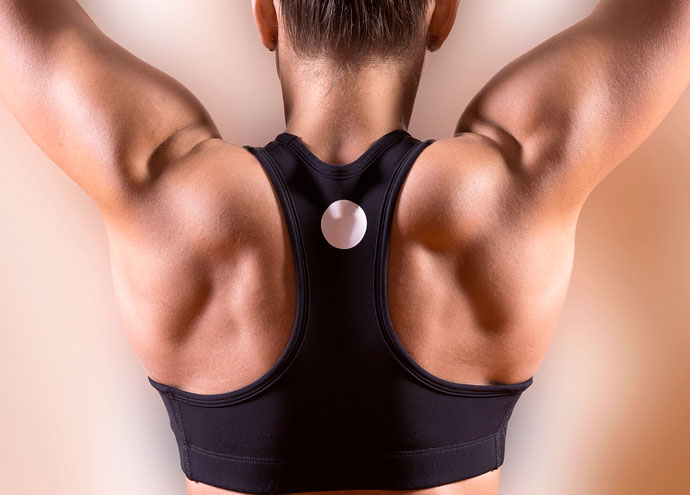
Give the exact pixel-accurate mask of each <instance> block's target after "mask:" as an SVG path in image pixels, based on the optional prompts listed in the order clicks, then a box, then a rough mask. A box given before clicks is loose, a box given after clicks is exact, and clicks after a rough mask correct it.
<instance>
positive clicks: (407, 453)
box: [189, 431, 501, 464]
mask: <svg viewBox="0 0 690 495" xmlns="http://www.w3.org/2000/svg"><path fill="white" fill-rule="evenodd" d="M500 435H501V432H500V431H499V432H496V433H491V434H490V435H486V436H484V437H480V438H475V439H472V440H467V441H465V442H459V443H452V444H447V445H438V446H434V447H425V448H422V449H413V450H399V451H395V452H383V453H376V454H370V453H366V452H365V453H362V452H347V453H340V454H329V455H323V454H314V456H313V457H304V458H278V457H257V456H243V455H234V454H225V453H223V452H217V451H214V450H210V449H206V448H203V447H200V446H198V445H194V444H191V443H190V444H189V447H190V449H191V450H194V451H196V452H200V453H202V454H206V455H212V456H215V457H219V458H222V459H233V460H237V461H242V462H250V463H256V464H294V463H300V462H313V461H315V460H317V459H322V458H324V457H327V458H330V459H337V458H347V457H357V458H365V459H388V458H396V457H415V456H422V455H432V454H437V453H439V452H448V451H453V450H460V449H464V448H469V447H474V446H476V445H481V444H485V443H494V442H496V439H497V437H499V436H500Z"/></svg>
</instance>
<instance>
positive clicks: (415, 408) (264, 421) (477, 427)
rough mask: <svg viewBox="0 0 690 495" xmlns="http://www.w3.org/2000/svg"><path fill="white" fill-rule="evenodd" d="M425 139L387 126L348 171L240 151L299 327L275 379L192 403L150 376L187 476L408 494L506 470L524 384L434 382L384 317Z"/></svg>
mask: <svg viewBox="0 0 690 495" xmlns="http://www.w3.org/2000/svg"><path fill="white" fill-rule="evenodd" d="M433 141H434V140H433V139H429V140H427V141H420V140H418V139H416V138H414V137H412V136H411V135H410V134H409V133H408V132H407V131H405V130H403V129H396V130H394V131H391V132H389V133H387V134H385V135H383V136H382V137H380V138H379V139H378V140H376V141H375V142H374V143H373V144H372V145H371V146H370V147H369V148H368V149H367V150H366V152H365V153H364V154H362V155H361V156H360V157H359V158H358V159H357V160H355V161H354V162H351V163H349V164H346V165H333V164H329V163H326V162H323V161H321V160H320V159H319V158H317V157H316V156H315V155H314V154H313V153H311V151H310V150H309V149H308V148H307V147H306V146H305V145H304V144H303V143H302V141H300V139H299V138H297V136H295V135H293V134H289V133H287V132H283V133H281V134H279V135H278V136H276V138H275V139H274V140H273V141H271V142H269V143H268V144H267V145H266V146H264V147H252V146H244V148H245V149H247V150H248V151H250V152H251V153H253V154H254V155H255V156H256V158H257V159H258V160H259V161H260V162H261V165H262V166H263V167H264V169H265V170H266V172H267V174H268V176H269V177H270V180H271V182H272V184H273V187H274V188H275V191H276V193H277V195H278V197H279V198H280V202H281V205H282V208H283V212H284V214H285V218H286V221H287V224H288V228H289V233H290V241H291V243H292V251H293V253H294V263H295V273H296V277H297V308H296V319H295V323H294V327H293V329H292V334H291V336H290V339H289V341H288V344H287V346H286V347H285V349H284V350H283V352H282V354H281V356H280V357H279V359H278V360H277V361H276V362H275V364H274V365H273V366H272V367H271V369H269V370H268V371H267V372H266V373H265V374H264V375H263V376H262V377H261V378H259V379H257V380H256V381H254V382H253V383H250V384H248V385H246V386H244V387H242V388H240V389H238V390H234V391H232V392H228V393H224V394H216V395H201V394H195V393H190V392H185V391H182V390H178V389H175V388H173V387H169V386H166V385H163V384H161V383H157V382H155V381H153V380H151V379H150V378H149V380H150V382H151V384H152V385H153V386H154V387H155V388H156V389H157V390H158V391H159V392H160V395H161V397H162V398H163V402H164V403H165V407H166V409H167V412H168V415H169V416H170V425H171V427H172V429H173V432H174V433H175V437H176V439H177V443H178V446H179V453H180V460H181V465H182V469H183V471H184V473H185V475H186V476H187V478H189V479H190V480H195V481H200V482H203V483H205V484H208V485H213V486H217V487H220V488H225V489H228V490H233V491H239V492H246V493H252V494H281V493H295V492H306V491H327V490H345V489H352V490H354V489H372V490H373V489H418V488H427V487H432V486H438V485H443V484H447V483H451V482H454V481H459V480H462V479H465V478H470V477H473V476H478V475H480V474H482V473H485V472H488V471H491V470H494V469H496V468H498V467H499V466H500V465H501V464H502V463H503V459H504V446H505V437H506V428H507V424H508V419H509V418H510V416H511V413H512V411H513V408H514V406H515V403H516V402H517V400H518V398H519V397H520V394H521V393H522V392H523V391H524V390H525V389H527V387H529V386H530V385H531V384H532V378H530V379H528V380H526V381H524V382H522V383H515V384H505V385H466V384H459V383H454V382H450V381H447V380H444V379H441V378H440V377H437V376H435V375H432V374H431V373H429V372H427V371H426V370H425V369H423V368H422V367H421V366H420V365H419V364H417V363H416V362H415V361H414V360H413V359H412V358H411V356H410V355H409V354H408V353H407V352H406V350H405V349H404V348H403V347H402V345H401V343H400V341H399V340H398V338H397V336H396V333H395V331H394V330H393V328H392V324H391V319H390V315H389V313H388V306H387V295H386V268H387V254H388V240H389V233H390V225H391V219H392V215H393V210H394V206H395V202H396V198H397V195H398V192H399V190H400V187H401V184H402V182H403V180H404V178H405V176H406V174H407V172H408V171H409V169H410V167H411V165H412V164H413V162H414V161H415V159H416V158H417V156H418V155H419V153H420V152H421V151H422V150H423V149H424V148H425V147H426V146H428V145H429V144H431V143H432V142H433Z"/></svg>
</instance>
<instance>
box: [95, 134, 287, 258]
mask: <svg viewBox="0 0 690 495" xmlns="http://www.w3.org/2000/svg"><path fill="white" fill-rule="evenodd" d="M271 194H272V191H271V185H270V183H269V182H268V181H267V180H266V179H265V172H264V170H263V169H262V167H261V165H260V163H259V162H258V160H257V159H256V158H255V157H254V156H253V155H252V154H251V153H250V152H249V151H248V150H246V149H245V148H243V147H242V146H239V145H234V144H230V143H228V142H226V141H224V140H222V139H220V138H211V139H207V140H205V141H203V142H201V143H199V144H198V145H197V146H196V147H195V148H194V149H193V150H192V151H191V152H189V153H187V154H185V155H184V157H182V158H181V159H179V160H177V161H175V162H174V163H168V164H166V165H165V167H164V168H163V169H162V170H161V171H160V173H159V174H158V175H157V177H156V178H155V179H154V180H152V181H151V182H150V183H149V184H147V186H146V191H144V192H140V193H139V196H140V198H141V199H140V200H139V204H138V206H137V208H136V209H130V211H128V212H127V215H126V216H121V217H118V218H116V219H111V220H108V221H107V223H109V230H111V231H112V232H113V233H114V235H115V236H117V237H118V238H119V239H121V240H123V241H126V242H129V243H136V244H137V245H141V246H142V248H143V247H145V246H146V249H149V250H150V248H152V247H158V248H161V249H163V250H164V251H167V250H170V249H173V247H174V249H176V250H177V251H178V253H177V254H178V255H179V254H181V253H179V250H181V249H193V250H194V252H195V253H196V254H197V255H200V256H205V257H208V258H209V259H212V258H214V257H217V256H219V255H220V256H224V255H227V251H228V250H233V249H235V248H239V247H241V244H242V243H250V242H252V241H256V240H258V239H256V238H254V237H256V236H262V237H265V234H262V233H261V232H262V230H261V229H258V228H253V229H252V228H247V227H248V226H249V225H258V224H261V223H262V218H266V217H267V216H270V215H271V214H275V212H274V211H273V209H274V208H273V207H274V204H273V203H271V202H270V201H267V200H266V198H269V197H270V196H271ZM266 228H268V229H269V230H270V227H268V226H267V227H266ZM269 234H271V233H270V232H269ZM253 236H254V237H253ZM151 252H153V251H151ZM158 253H159V254H160V253H161V251H160V250H159V251H158Z"/></svg>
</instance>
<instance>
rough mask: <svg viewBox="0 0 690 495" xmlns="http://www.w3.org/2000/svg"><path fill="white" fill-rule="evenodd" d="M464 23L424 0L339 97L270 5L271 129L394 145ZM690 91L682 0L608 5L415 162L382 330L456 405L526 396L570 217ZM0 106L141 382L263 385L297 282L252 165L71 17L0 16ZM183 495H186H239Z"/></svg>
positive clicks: (49, 2)
mask: <svg viewBox="0 0 690 495" xmlns="http://www.w3.org/2000/svg"><path fill="white" fill-rule="evenodd" d="M458 2H459V0H435V1H433V0H432V2H431V5H430V7H429V11H428V15H427V18H426V22H427V25H428V26H429V38H428V40H427V42H426V46H421V47H420V50H419V51H417V52H411V53H410V58H409V60H408V61H407V62H404V63H400V64H396V65H394V64H388V65H385V64H384V65H382V66H377V67H363V68H361V69H360V70H358V71H356V72H355V73H354V74H353V75H352V76H351V78H350V79H337V78H335V77H334V76H333V74H332V73H330V72H329V71H328V70H323V69H324V66H323V65H321V66H319V67H320V68H321V69H322V70H320V71H314V70H312V69H314V68H315V67H317V66H318V64H317V63H316V62H315V61H300V60H298V59H297V58H296V57H295V56H294V53H293V51H292V50H291V47H290V44H289V41H288V40H287V39H286V38H285V36H284V31H283V29H282V27H281V22H280V21H279V12H277V9H279V7H280V4H279V1H278V0H254V1H253V2H252V8H253V12H254V18H255V21H256V25H257V28H258V31H259V34H260V38H261V41H262V43H263V45H264V46H265V47H266V48H267V49H269V50H272V51H274V52H275V56H276V62H277V68H278V75H279V77H280V81H281V85H282V88H283V96H284V110H285V122H286V129H285V130H286V131H288V132H291V133H293V134H296V135H297V136H299V137H300V138H301V139H302V140H303V141H304V142H305V143H306V145H307V146H308V147H309V148H310V149H311V150H312V151H313V152H314V153H315V154H316V155H317V156H318V157H319V158H321V159H322V160H324V161H327V162H330V163H333V164H344V163H349V162H351V161H353V160H354V159H355V158H357V157H358V156H359V155H361V154H362V153H363V151H364V150H365V149H366V148H368V147H369V146H370V145H371V143H373V142H374V141H375V140H376V139H377V138H378V137H380V136H382V135H383V134H385V133H387V132H389V131H391V130H393V129H398V128H402V129H407V126H408V123H409V121H410V116H411V114H412V108H413V105H414V100H415V96H416V92H417V87H418V83H419V75H420V74H421V72H422V69H423V67H424V63H425V61H426V57H427V56H428V54H429V53H430V52H433V51H436V50H438V49H439V48H440V47H441V45H442V44H443V41H444V40H445V39H446V38H447V37H448V35H449V33H450V31H451V28H452V26H453V23H454V21H455V17H456V13H457V10H458ZM238 8H239V7H238ZM326 69H327V67H326ZM415 74H416V76H415ZM353 78H354V79H353ZM354 82H357V83H358V84H354ZM688 82H690V0H602V1H601V2H600V3H599V4H598V5H597V6H596V7H595V8H594V9H593V10H592V12H591V13H590V14H589V15H588V16H587V17H586V18H584V19H582V20H581V21H579V22H577V23H576V24H574V25H573V26H571V27H569V28H567V29H565V30H564V31H562V32H560V33H558V34H557V35H555V36H553V37H551V38H549V39H547V40H546V41H544V42H543V43H541V44H539V45H538V46H536V47H535V48H533V49H531V50H530V51H528V52H527V53H525V54H524V55H522V56H520V57H519V58H517V59H515V60H514V61H512V62H511V63H510V64H508V65H507V66H506V67H505V68H504V69H502V70H501V71H500V72H499V73H497V74H496V75H495V76H494V77H493V78H492V79H491V80H490V81H489V82H488V83H487V84H486V85H485V86H484V87H483V88H482V89H481V90H480V91H479V93H478V94H477V95H476V96H475V97H474V98H473V99H472V100H471V102H470V103H469V105H468V106H467V108H466V109H465V110H464V111H463V112H462V115H461V116H460V119H459V121H458V123H457V126H456V127H455V129H454V133H453V136H452V137H448V138H439V139H437V141H436V142H434V143H433V144H432V145H430V146H429V147H428V148H426V149H425V150H424V151H423V152H422V153H421V155H420V156H419V158H418V159H417V161H416V163H415V164H414V166H413V167H412V169H411V170H410V172H409V174H408V176H407V177H406V180H405V182H404V184H403V187H402V189H401V191H400V196H399V199H398V201H397V204H396V208H395V210H394V217H393V227H392V231H391V238H390V253H389V259H388V287H389V296H388V303H389V310H390V314H391V319H392V322H393V324H394V326H395V328H396V333H397V334H398V336H399V338H400V340H401V342H402V344H403V345H404V347H405V348H406V349H407V350H408V352H410V354H411V355H412V357H413V358H414V359H415V360H417V362H418V363H419V364H420V365H422V366H423V367H424V368H426V369H427V370H428V371H430V372H431V373H434V374H436V375H437V376H440V377H442V378H444V379H447V380H452V381H456V382H460V383H470V384H490V383H495V382H502V383H515V382H521V381H523V380H526V379H527V378H529V377H530V376H532V375H534V373H535V371H536V370H537V368H538V366H539V363H540V362H541V360H542V358H543V356H544V354H545V352H546V350H547V347H548V345H549V342H550V340H551V337H552V334H553V331H554V329H555V328H556V325H557V322H558V320H559V317H560V314H561V310H562V307H563V303H564V300H565V296H566V291H567V287H568V284H569V280H570V273H571V268H572V262H573V250H574V236H575V226H576V223H577V219H578V215H579V212H580V210H581V208H582V205H583V203H584V201H585V200H586V198H587V196H588V195H589V194H590V192H591V191H592V190H593V188H594V187H595V186H596V185H597V184H598V183H599V182H600V181H601V180H602V179H603V178H604V177H605V176H606V175H607V174H608V173H609V172H610V171H611V170H612V169H613V168H614V167H616V166H617V165H618V164H620V163H621V162H622V161H623V160H624V159H625V158H626V157H627V156H629V155H630V154H631V153H632V152H633V151H634V150H635V149H636V148H638V147H639V145H640V144H641V143H642V142H643V141H644V140H645V139H646V138H647V137H648V136H649V135H650V134H651V132H652V131H653V130H654V129H655V128H656V127H657V126H658V124H659V123H660V122H661V120H662V119H663V118H664V117H665V116H666V114H667V113H668V112H669V110H670V109H671V108H672V106H673V105H674V104H675V102H676V101H677V100H678V98H679V97H680V95H681V94H682V92H683V91H684V89H685V88H686V86H687V85H688ZM382 94H385V95H388V96H389V98H388V99H386V100H384V99H382V98H381V96H380V95H382ZM0 96H1V97H2V99H3V100H4V101H5V103H6V104H7V105H8V107H9V108H10V110H11V112H12V113H13V115H14V116H15V117H16V119H17V120H18V121H19V123H20V124H21V125H22V126H23V128H24V129H25V130H26V132H27V133H28V135H29V136H30V137H31V138H32V139H33V140H34V141H35V142H36V144H37V145H38V146H39V147H40V148H41V149H42V150H43V151H44V152H45V153H46V155H48V156H49V157H50V158H51V159H52V160H53V161H54V162H55V163H56V164H57V165H58V166H59V167H60V168H61V169H62V170H63V171H64V172H65V173H66V174H68V175H69V177H71V178H72V179H73V180H74V181H75V182H76V183H77V184H78V185H79V186H80V187H82V188H83V190H84V191H85V192H86V193H87V194H88V195H89V196H90V197H91V198H92V200H93V201H94V203H95V204H96V205H97V207H98V209H99V211H100V212H101V213H102V215H103V219H104V222H105V225H106V228H107V234H108V240H109V246H110V253H111V262H112V272H113V282H114V286H115V289H116V295H117V300H118V304H119V307H120V310H121V312H122V317H123V320H122V321H123V324H124V328H125V331H126V332H127V335H128V337H129V339H130V341H131V343H132V346H133V348H134V350H135V352H136V354H137V356H138V357H139V359H140V360H141V363H142V365H143V367H144V369H145V370H146V372H147V373H148V374H149V376H151V378H153V379H154V380H156V381H159V382H162V383H165V384H168V385H171V386H174V387H177V388H180V389H183V390H187V391H190V392H196V393H211V394H213V393H222V392H228V391H231V390H234V389H237V388H239V387H242V386H244V385H247V384H249V383H251V382H253V381H254V380H256V379H257V378H259V377H260V376H261V375H262V374H264V373H265V372H266V371H267V370H268V369H269V368H270V367H271V365H272V364H273V363H274V362H275V361H276V360H277V358H278V357H279V355H280V354H281V353H282V351H283V349H284V348H285V346H286V344H287V341H288V338H289V336H290V332H291V330H292V326H293V322H294V318H295V308H296V293H295V290H296V281H295V271H294V265H293V256H292V251H291V246H290V242H289V236H288V231H287V225H286V223H285V218H284V216H283V214H282V210H281V208H280V202H279V199H278V197H277V195H276V194H275V193H274V190H273V188H272V186H271V183H270V181H269V178H268V176H267V175H266V174H265V172H264V170H263V168H262V167H261V165H260V164H259V163H258V162H257V161H256V159H255V158H254V157H253V155H251V154H250V153H249V152H248V151H246V150H245V149H244V148H242V147H241V146H240V144H239V143H236V144H231V143H230V142H229V141H232V138H230V139H229V140H226V139H224V138H223V137H222V136H221V135H220V132H219V131H218V129H217V127H216V126H215V125H214V123H213V120H212V119H211V117H210V115H209V113H208V112H207V111H206V109H205V108H204V107H203V106H202V104H201V103H200V102H199V101H198V100H197V99H196V98H195V97H194V96H193V95H192V94H191V93H190V92H189V91H188V90H187V89H186V88H185V87H183V86H182V85H181V84H180V83H179V82H177V81H176V80H175V79H173V78H172V77H170V76H168V75H166V74H164V73H162V72H160V71H159V70H157V69H155V68H153V67H151V66H150V65H149V64H147V63H145V62H143V61H142V60H140V59H139V58H137V57H136V56H135V55H133V54H131V53H129V52H128V51H126V50H125V49H124V48H122V47H121V46H120V45H118V44H117V43H116V42H115V41H113V40H112V39H110V38H108V37H107V36H105V35H104V34H103V32H101V31H100V30H99V28H98V27H97V26H96V25H95V24H94V23H93V22H92V20H91V19H90V18H89V17H88V15H87V14H86V12H85V11H84V10H83V9H82V8H81V7H80V5H79V4H78V3H77V2H76V1H74V0H60V1H57V0H0ZM345 101H346V102H347V103H348V104H347V105H342V103H343V102H345ZM228 164H230V166H228ZM257 225H260V226H261V228H260V229H257V228H256V226H257ZM403 280H404V281H405V283H401V281H403ZM229 349H231V350H232V349H235V350H236V352H229V351H228V350H229ZM498 481H499V469H496V470H494V471H491V472H488V473H486V474H484V475H481V476H477V477H475V478H471V479H468V480H463V481H459V482H457V483H451V484H447V485H443V486H439V487H435V488H430V489H424V490H411V491H396V490H352V491H337V492H326V493H330V494H345V493H369V494H395V493H405V494H412V493H416V494H424V495H495V494H496V493H497V492H498ZM187 484H188V491H189V494H190V495H201V494H214V495H215V494H218V495H221V494H223V495H228V494H232V493H234V492H230V491H226V490H220V489H217V488H213V487H209V486H206V485H203V484H201V483H197V482H192V481H187Z"/></svg>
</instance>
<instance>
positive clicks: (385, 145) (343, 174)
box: [273, 134, 410, 179]
mask: <svg viewBox="0 0 690 495" xmlns="http://www.w3.org/2000/svg"><path fill="white" fill-rule="evenodd" d="M395 136H396V135H394V134H392V135H390V136H389V137H388V139H387V140H385V141H382V142H380V143H379V146H378V148H376V149H375V150H373V151H370V150H371V148H369V149H367V151H365V152H364V153H363V154H362V156H364V154H366V153H367V152H369V151H370V154H369V156H368V157H367V160H366V162H364V163H360V164H358V165H360V166H359V167H356V168H355V169H353V170H352V171H339V170H330V171H329V170H324V169H323V168H321V167H320V166H319V165H318V164H316V163H314V161H313V158H314V157H312V156H310V155H308V154H307V153H305V151H304V150H303V149H302V148H301V147H300V146H299V145H298V144H296V143H295V142H294V141H295V139H294V138H290V140H288V141H286V142H285V143H284V144H285V145H286V146H288V147H289V148H290V149H292V150H293V151H294V152H295V153H297V154H298V155H299V157H300V158H301V159H302V160H303V161H304V162H305V163H306V164H307V165H308V166H309V168H311V169H312V170H314V171H315V172H317V173H318V174H320V175H323V176H325V177H329V178H331V179H348V178H350V177H354V176H355V175H359V174H361V173H363V172H364V171H365V170H366V169H368V168H369V166H371V164H372V163H374V162H375V161H376V159H377V158H378V157H379V156H381V154H382V153H383V152H385V151H386V150H387V149H389V148H390V147H391V146H392V145H393V144H395V142H396V140H395V139H394V138H395ZM409 137H410V135H409V134H407V135H405V136H403V139H401V140H400V141H403V140H404V139H409ZM273 142H277V141H273ZM279 144H280V143H279ZM362 156H360V158H361V157H362ZM316 158H317V159H318V157H316ZM352 163H355V162H352ZM352 163H350V164H346V165H351V164H352Z"/></svg>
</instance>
